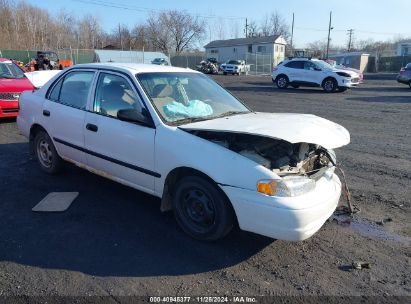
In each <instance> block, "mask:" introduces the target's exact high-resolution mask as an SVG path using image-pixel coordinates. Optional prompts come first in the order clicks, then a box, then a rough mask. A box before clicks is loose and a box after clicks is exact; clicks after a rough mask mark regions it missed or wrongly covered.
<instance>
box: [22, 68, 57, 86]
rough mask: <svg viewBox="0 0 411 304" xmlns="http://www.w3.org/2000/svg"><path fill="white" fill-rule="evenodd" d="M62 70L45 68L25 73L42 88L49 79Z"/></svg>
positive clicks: (33, 82) (34, 84) (35, 84)
mask: <svg viewBox="0 0 411 304" xmlns="http://www.w3.org/2000/svg"><path fill="white" fill-rule="evenodd" d="M60 72H61V70H45V71H34V72H28V73H24V75H26V77H27V79H28V80H30V82H31V83H32V84H33V86H34V87H36V88H41V87H42V86H43V85H45V84H46V82H47V81H49V80H50V79H51V78H53V77H54V76H55V75H57V74H58V73H60Z"/></svg>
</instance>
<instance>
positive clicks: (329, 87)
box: [323, 78, 338, 93]
mask: <svg viewBox="0 0 411 304" xmlns="http://www.w3.org/2000/svg"><path fill="white" fill-rule="evenodd" d="M337 87H338V84H337V81H336V80H335V79H333V78H327V79H325V80H324V82H323V89H324V91H325V92H326V93H333V92H335V91H336V90H337Z"/></svg>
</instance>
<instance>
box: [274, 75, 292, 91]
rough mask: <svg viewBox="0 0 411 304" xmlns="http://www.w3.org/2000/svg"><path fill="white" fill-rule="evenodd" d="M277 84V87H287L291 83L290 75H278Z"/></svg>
mask: <svg viewBox="0 0 411 304" xmlns="http://www.w3.org/2000/svg"><path fill="white" fill-rule="evenodd" d="M275 84H276V85H277V88H279V89H286V88H287V87H288V84H289V80H288V77H287V76H285V75H279V76H277V78H276V80H275Z"/></svg>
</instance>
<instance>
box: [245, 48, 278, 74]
mask: <svg viewBox="0 0 411 304" xmlns="http://www.w3.org/2000/svg"><path fill="white" fill-rule="evenodd" d="M245 62H246V64H247V65H248V66H249V67H250V70H249V72H248V74H249V75H270V74H271V71H272V69H273V56H272V55H271V54H262V53H246V59H245Z"/></svg>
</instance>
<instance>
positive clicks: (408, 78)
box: [397, 62, 411, 89]
mask: <svg viewBox="0 0 411 304" xmlns="http://www.w3.org/2000/svg"><path fill="white" fill-rule="evenodd" d="M397 81H398V82H399V83H403V84H407V85H408V86H409V87H410V89H411V62H410V63H408V64H407V65H406V66H405V68H401V70H400V73H399V74H398V76H397Z"/></svg>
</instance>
